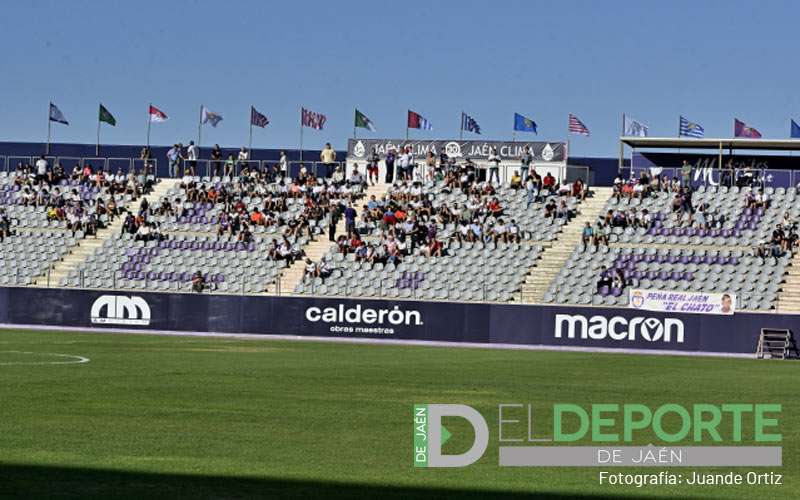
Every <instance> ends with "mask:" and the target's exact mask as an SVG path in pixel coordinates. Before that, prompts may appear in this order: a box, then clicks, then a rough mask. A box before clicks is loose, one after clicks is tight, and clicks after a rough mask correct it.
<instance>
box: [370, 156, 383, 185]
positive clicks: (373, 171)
mask: <svg viewBox="0 0 800 500" xmlns="http://www.w3.org/2000/svg"><path fill="white" fill-rule="evenodd" d="M379 163H380V157H379V156H378V151H377V150H376V149H375V150H373V151H372V156H371V157H370V159H369V163H367V181H368V182H369V183H370V184H371V185H373V186H374V185H376V184H377V183H378V165H379Z"/></svg>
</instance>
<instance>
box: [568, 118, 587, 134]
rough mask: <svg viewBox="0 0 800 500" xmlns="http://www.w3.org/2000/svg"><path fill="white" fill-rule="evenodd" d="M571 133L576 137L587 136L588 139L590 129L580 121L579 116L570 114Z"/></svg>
mask: <svg viewBox="0 0 800 500" xmlns="http://www.w3.org/2000/svg"><path fill="white" fill-rule="evenodd" d="M569 133H570V134H575V135H585V136H586V137H588V136H589V129H588V128H587V127H586V125H584V124H583V122H582V121H580V120H579V119H578V117H577V116H575V115H573V114H572V113H570V114H569Z"/></svg>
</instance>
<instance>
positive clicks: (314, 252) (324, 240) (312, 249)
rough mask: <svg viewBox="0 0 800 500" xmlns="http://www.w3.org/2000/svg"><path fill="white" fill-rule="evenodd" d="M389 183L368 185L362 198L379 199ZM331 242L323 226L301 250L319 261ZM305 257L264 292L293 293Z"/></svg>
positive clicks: (341, 220) (339, 226) (338, 230)
mask: <svg viewBox="0 0 800 500" xmlns="http://www.w3.org/2000/svg"><path fill="white" fill-rule="evenodd" d="M389 186H390V184H384V183H380V184H375V185H374V186H369V187H368V188H367V190H366V191H365V193H364V198H362V200H369V199H370V197H371V196H373V195H374V196H375V198H377V199H381V197H382V196H384V195H385V194H386V193H387V192H388V190H389ZM344 232H345V228H344V217H340V218H339V223H338V224H337V225H336V236H339V235H340V234H344ZM331 245H332V243H331V242H330V241H328V229H327V228H325V231H324V233H323V234H321V235H320V236H319V238H318V239H316V240H312V241H310V242H309V243H308V244H307V245H306V246H305V248H303V251H304V252H305V254H306V257H307V258H309V259H311V260H312V261H314V262H319V261H320V260H321V259H322V256H323V255H325V254H326V253H328V251H329V250H330V249H331ZM305 267H306V264H305V258H303V259H300V260H298V261H296V262H295V263H294V264H292V266H290V267H288V268H286V269H284V270H283V271H282V272H281V274H280V276H279V277H278V283H277V284H271V285H269V286H268V287H267V290H266V293H267V295H292V294H294V289H295V287H297V285H299V284H300V282H301V281H302V280H303V271H304V270H305Z"/></svg>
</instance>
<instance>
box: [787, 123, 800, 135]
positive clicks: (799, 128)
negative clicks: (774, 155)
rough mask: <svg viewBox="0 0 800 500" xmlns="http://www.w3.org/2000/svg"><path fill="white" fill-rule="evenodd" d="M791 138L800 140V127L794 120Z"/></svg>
mask: <svg viewBox="0 0 800 500" xmlns="http://www.w3.org/2000/svg"><path fill="white" fill-rule="evenodd" d="M789 137H792V138H798V137H800V125H798V124H797V122H795V121H794V120H792V128H791V132H790V135H789Z"/></svg>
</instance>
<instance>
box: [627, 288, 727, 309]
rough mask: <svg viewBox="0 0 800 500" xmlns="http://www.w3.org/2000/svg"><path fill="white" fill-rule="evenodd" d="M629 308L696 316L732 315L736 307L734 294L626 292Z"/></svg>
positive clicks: (671, 291)
mask: <svg viewBox="0 0 800 500" xmlns="http://www.w3.org/2000/svg"><path fill="white" fill-rule="evenodd" d="M628 298H629V299H630V300H629V307H630V308H632V309H640V310H644V311H661V312H682V313H696V314H733V313H734V311H735V310H736V307H737V302H736V294H734V293H708V292H688V291H687V292H681V291H674V290H643V289H640V288H633V289H631V290H630V292H628Z"/></svg>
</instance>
